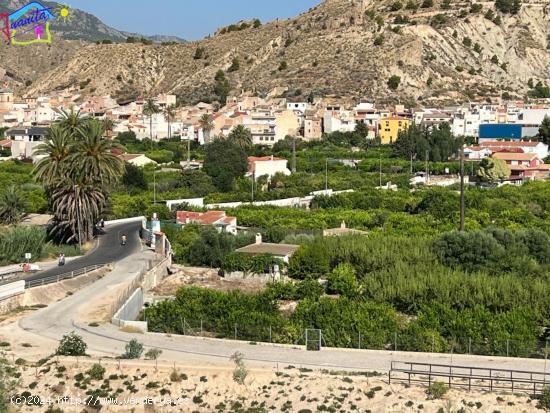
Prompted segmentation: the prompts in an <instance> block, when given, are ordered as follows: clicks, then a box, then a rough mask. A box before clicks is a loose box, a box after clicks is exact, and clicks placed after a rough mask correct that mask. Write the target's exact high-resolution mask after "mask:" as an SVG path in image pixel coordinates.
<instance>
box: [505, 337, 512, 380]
mask: <svg viewBox="0 0 550 413" xmlns="http://www.w3.org/2000/svg"><path fill="white" fill-rule="evenodd" d="M509 353H510V340H506V357H508V355H509ZM512 385H513V383H512Z"/></svg>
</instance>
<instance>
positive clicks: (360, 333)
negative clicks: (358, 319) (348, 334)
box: [359, 332, 361, 350]
mask: <svg viewBox="0 0 550 413" xmlns="http://www.w3.org/2000/svg"><path fill="white" fill-rule="evenodd" d="M359 350H361V332H359Z"/></svg>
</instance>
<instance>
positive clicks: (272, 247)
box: [237, 234, 300, 263]
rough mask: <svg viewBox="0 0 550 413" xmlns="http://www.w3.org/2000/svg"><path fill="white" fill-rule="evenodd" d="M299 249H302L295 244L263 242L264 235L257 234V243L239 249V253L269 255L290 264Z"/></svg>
mask: <svg viewBox="0 0 550 413" xmlns="http://www.w3.org/2000/svg"><path fill="white" fill-rule="evenodd" d="M298 248H300V246H299V245H294V244H272V243H269V242H263V241H262V234H256V242H255V243H254V244H250V245H247V246H246V247H242V248H239V249H238V250H237V252H240V253H243V254H252V255H259V254H269V255H272V256H273V257H275V258H279V259H281V260H283V261H284V262H285V263H288V262H289V260H290V257H292V255H293V254H294V253H295V252H296V251H297V250H298Z"/></svg>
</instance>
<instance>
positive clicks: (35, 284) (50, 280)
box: [25, 264, 109, 288]
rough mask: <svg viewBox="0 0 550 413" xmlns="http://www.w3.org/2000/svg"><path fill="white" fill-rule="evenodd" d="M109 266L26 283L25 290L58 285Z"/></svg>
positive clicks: (87, 268) (98, 266)
mask: <svg viewBox="0 0 550 413" xmlns="http://www.w3.org/2000/svg"><path fill="white" fill-rule="evenodd" d="M107 265H109V264H96V265H90V266H88V267H84V268H81V269H79V270H75V271H70V272H66V273H64V274H60V275H52V276H51V277H46V278H41V279H38V280H30V281H25V288H34V287H40V286H42V285H48V284H53V283H58V282H60V281H63V280H69V279H71V278H75V277H78V276H81V275H84V274H88V273H90V272H93V271H96V270H99V269H101V268H103V267H106V266H107Z"/></svg>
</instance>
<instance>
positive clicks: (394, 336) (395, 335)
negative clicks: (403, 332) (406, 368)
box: [393, 331, 397, 351]
mask: <svg viewBox="0 0 550 413" xmlns="http://www.w3.org/2000/svg"><path fill="white" fill-rule="evenodd" d="M393 338H394V340H395V347H394V348H395V351H397V331H396V332H395V333H394V334H393Z"/></svg>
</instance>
